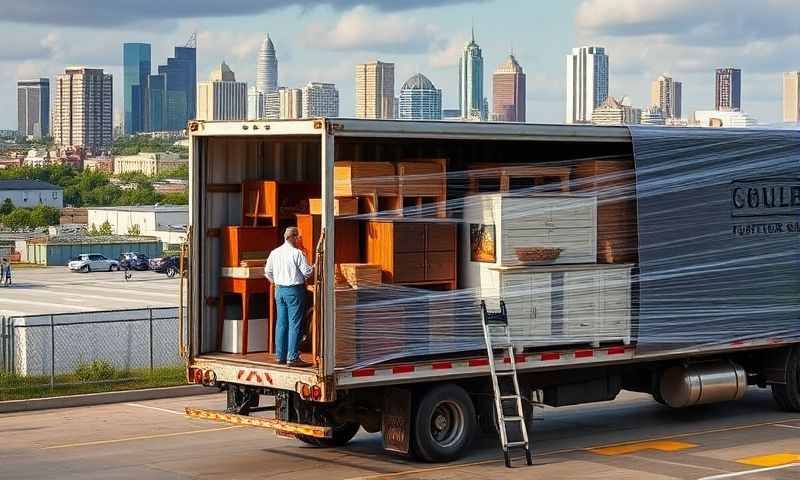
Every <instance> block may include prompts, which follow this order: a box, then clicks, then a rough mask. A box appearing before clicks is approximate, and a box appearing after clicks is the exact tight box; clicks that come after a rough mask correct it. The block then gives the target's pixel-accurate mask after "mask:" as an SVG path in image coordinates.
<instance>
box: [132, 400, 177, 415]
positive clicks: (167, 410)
mask: <svg viewBox="0 0 800 480" xmlns="http://www.w3.org/2000/svg"><path fill="white" fill-rule="evenodd" d="M125 405H127V406H129V407H139V408H147V409H150V410H157V411H159V412H165V413H171V414H173V415H184V413H183V412H179V411H177V410H169V409H166V408H159V407H153V406H150V405H142V404H141V403H126V404H125Z"/></svg>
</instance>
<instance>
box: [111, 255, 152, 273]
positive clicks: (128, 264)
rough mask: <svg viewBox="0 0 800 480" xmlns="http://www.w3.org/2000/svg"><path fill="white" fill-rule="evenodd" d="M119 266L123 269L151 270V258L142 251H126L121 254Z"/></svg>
mask: <svg viewBox="0 0 800 480" xmlns="http://www.w3.org/2000/svg"><path fill="white" fill-rule="evenodd" d="M118 260H119V266H120V268H122V269H123V270H149V269H150V259H149V258H147V255H145V254H144V253H141V252H125V253H121V254H120V255H119V259H118Z"/></svg>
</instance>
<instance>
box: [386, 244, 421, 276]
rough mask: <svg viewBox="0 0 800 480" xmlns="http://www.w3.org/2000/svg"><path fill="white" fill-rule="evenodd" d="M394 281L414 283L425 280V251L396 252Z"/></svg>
mask: <svg viewBox="0 0 800 480" xmlns="http://www.w3.org/2000/svg"><path fill="white" fill-rule="evenodd" d="M390 281H391V282H392V283H413V282H424V281H425V254H424V253H421V252H420V253H395V254H394V271H393V272H392V278H391V279H390Z"/></svg>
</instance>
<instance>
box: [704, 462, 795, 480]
mask: <svg viewBox="0 0 800 480" xmlns="http://www.w3.org/2000/svg"><path fill="white" fill-rule="evenodd" d="M794 467H800V463H792V464H789V465H782V466H780V467H769V468H756V469H754V470H745V471H744V472H734V473H725V474H722V475H714V476H711V477H703V478H701V479H700V480H722V479H724V478H734V477H743V476H745V475H753V474H756V473H764V472H772V471H775V470H784V469H786V468H794Z"/></svg>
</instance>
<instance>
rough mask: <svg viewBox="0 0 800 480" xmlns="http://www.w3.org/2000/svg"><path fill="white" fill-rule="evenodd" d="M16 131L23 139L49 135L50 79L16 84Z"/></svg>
mask: <svg viewBox="0 0 800 480" xmlns="http://www.w3.org/2000/svg"><path fill="white" fill-rule="evenodd" d="M17 121H18V122H17V125H18V128H17V131H18V132H19V134H20V135H21V136H23V137H26V138H27V137H31V138H41V137H47V136H49V135H50V79H48V78H37V79H34V80H20V81H18V82H17Z"/></svg>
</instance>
